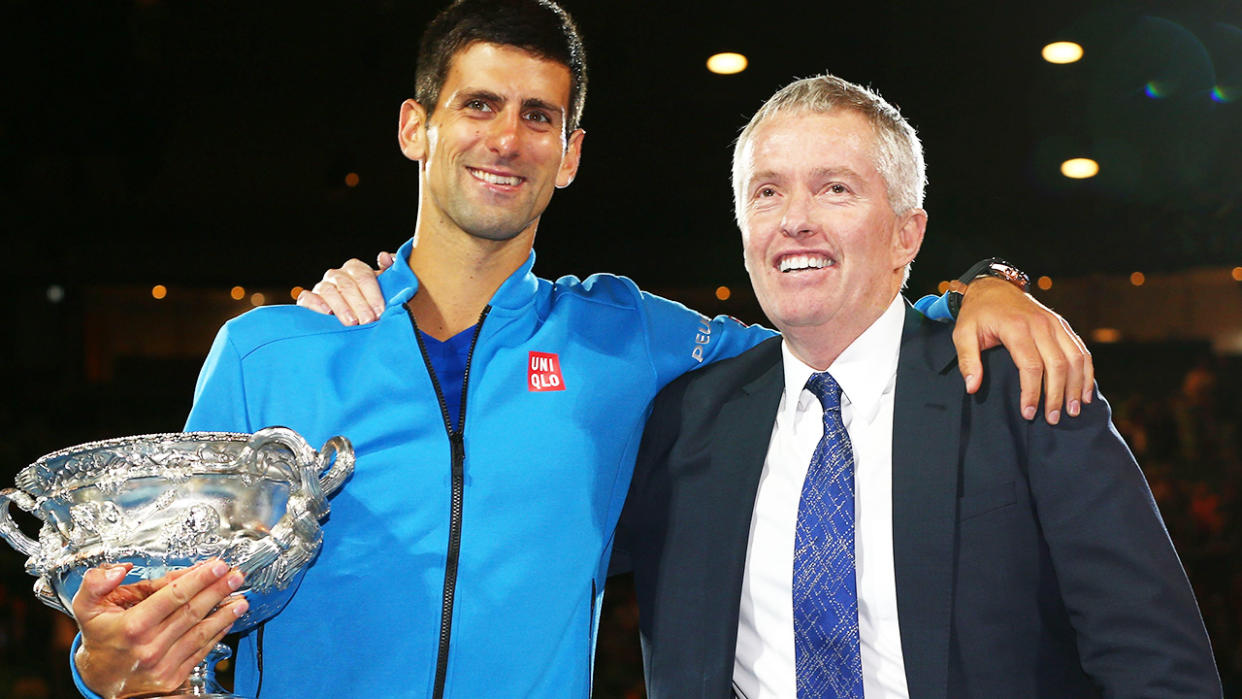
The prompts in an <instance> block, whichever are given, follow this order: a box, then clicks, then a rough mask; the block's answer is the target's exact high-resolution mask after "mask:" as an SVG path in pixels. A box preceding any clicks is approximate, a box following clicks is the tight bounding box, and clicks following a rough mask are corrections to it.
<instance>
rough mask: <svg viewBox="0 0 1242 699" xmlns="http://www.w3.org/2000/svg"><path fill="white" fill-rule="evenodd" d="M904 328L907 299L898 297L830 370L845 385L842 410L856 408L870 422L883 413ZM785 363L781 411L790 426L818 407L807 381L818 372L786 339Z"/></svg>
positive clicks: (782, 354) (854, 410)
mask: <svg viewBox="0 0 1242 699" xmlns="http://www.w3.org/2000/svg"><path fill="white" fill-rule="evenodd" d="M904 325H905V300H904V299H903V298H902V296H901V294H898V295H897V296H896V297H894V298H893V300H892V302H891V303H889V305H888V308H887V309H885V310H884V312H883V313H882V314H880V317H879V318H876V320H875V322H873V323H872V324H871V325H870V326H868V328H867V329H866V330H864V331H863V333H862V334H861V335H859V336H858V338H857V339H855V340H854V341H853V342H851V343H850V344H849V346H848V347H846V348H845V351H843V352H841V354H840V355H839V356H838V357H837V358H836V361H834V362H833V363H832V365H831V366H829V367H828V373H829V374H832V378H834V379H836V380H837V383H838V384H839V385H840V386H841V405H842V407H844V406H846V405H852V406H853V412H854V415H856V416H858V417H859V418H862V419H863V420H866V421H867V422H870V421H871V420H872V419H874V418H875V416H876V414H877V413H878V412H879V410H880V397H881V396H883V395H884V394H885V393H889V392H891V391H892V390H893V388H894V386H895V385H896V383H897V357H898V355H899V354H900V350H901V331H902V327H903V326H904ZM781 360H782V364H783V367H784V370H785V397H784V398H783V399H782V403H781V411H782V412H783V413H784V418H785V420H786V421H787V422H788V424H792V422H791V421H792V420H793V418H794V416H795V414H796V413H797V412H798V410H799V409H802V410H805V409H807V406H808V405H809V404H810V403H815V404H818V400H817V399H816V398H815V396H814V395H812V394H811V392H810V391H807V390H805V387H806V381H807V379H809V378H811V374H813V373H815V369H813V368H812V367H810V366H808V365H807V364H805V363H804V362H803V361H802V360H800V359H798V358H797V357H795V356H794V355H793V353H792V352H790V351H789V345H788V344H787V343H786V342H784V341H783V340H782V341H781ZM791 397H793V398H792V399H791ZM808 401H809V403H808Z"/></svg>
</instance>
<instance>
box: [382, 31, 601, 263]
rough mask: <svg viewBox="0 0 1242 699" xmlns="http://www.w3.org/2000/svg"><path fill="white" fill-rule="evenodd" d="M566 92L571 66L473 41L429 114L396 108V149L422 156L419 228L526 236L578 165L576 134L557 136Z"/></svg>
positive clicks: (562, 122)
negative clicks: (398, 120)
mask: <svg viewBox="0 0 1242 699" xmlns="http://www.w3.org/2000/svg"><path fill="white" fill-rule="evenodd" d="M569 92H570V75H569V69H568V68H566V67H565V66H564V65H562V64H560V63H557V62H555V61H549V60H545V59H542V58H539V57H537V56H535V55H533V54H531V53H528V52H526V51H523V50H521V49H518V48H515V47H512V46H502V45H498V44H489V43H481V42H480V43H474V44H470V45H469V46H467V47H466V48H464V49H462V50H461V51H459V52H458V53H457V55H456V56H455V57H454V58H453V61H452V64H451V66H450V68H449V72H448V76H447V78H446V79H445V81H444V85H443V87H442V88H441V90H440V101H439V103H438V104H437V105H436V107H435V110H434V111H433V112H432V114H431V116H430V117H428V116H427V114H426V112H425V110H423V108H422V107H421V106H420V105H418V104H417V103H416V102H413V101H407V102H406V103H405V104H404V105H402V111H401V125H400V138H401V147H402V152H403V153H404V154H405V156H406V157H407V158H410V159H411V160H417V161H420V162H421V163H422V175H421V179H420V205H419V227H420V231H425V230H426V229H427V228H433V229H437V230H445V229H456V230H460V231H462V232H465V233H467V234H469V235H471V236H474V237H477V238H484V239H488V240H497V241H504V240H509V239H512V238H514V237H516V236H518V235H521V234H523V233H529V234H531V235H533V233H534V230H535V227H536V226H537V225H538V223H539V216H540V215H541V214H542V213H543V210H544V209H545V208H546V207H547V205H548V202H549V201H550V200H551V198H552V193H553V191H554V190H555V188H556V187H564V186H567V185H568V184H569V183H570V182H572V181H573V177H574V175H575V174H576V172H577V169H578V158H579V155H580V153H581V148H582V137H583V132H582V131H581V130H576V131H574V132H573V133H570V134H568V135H567V134H566V133H565V129H566V126H565V119H566V111H567V107H568V104H569Z"/></svg>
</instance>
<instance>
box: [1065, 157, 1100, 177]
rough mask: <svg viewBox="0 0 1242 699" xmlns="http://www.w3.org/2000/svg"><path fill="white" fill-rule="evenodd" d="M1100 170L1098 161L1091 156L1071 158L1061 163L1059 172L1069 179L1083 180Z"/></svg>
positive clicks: (1093, 175)
mask: <svg viewBox="0 0 1242 699" xmlns="http://www.w3.org/2000/svg"><path fill="white" fill-rule="evenodd" d="M1099 172H1100V165H1099V163H1097V162H1095V161H1094V160H1092V159H1091V158H1071V159H1069V160H1066V161H1065V162H1063V163H1061V174H1062V175H1065V176H1066V177H1068V178H1070V179H1071V180H1085V179H1087V178H1088V177H1095V176H1096V174H1098V173H1099Z"/></svg>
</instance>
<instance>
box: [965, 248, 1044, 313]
mask: <svg viewBox="0 0 1242 699" xmlns="http://www.w3.org/2000/svg"><path fill="white" fill-rule="evenodd" d="M979 277H996V278H997V279H1003V280H1005V281H1007V282H1009V283H1010V284H1013V285H1014V286H1016V287H1018V289H1020V290H1021V291H1023V292H1026V291H1029V290H1030V288H1031V278H1030V277H1029V276H1027V273H1026V272H1023V271H1022V270H1020V269H1018V268H1017V267H1016V266H1014V265H1012V264H1010V263H1009V262H1006V261H1005V260H1003V259H1001V258H999V257H989V258H988V259H986V260H979V261H978V262H976V263H975V264H973V265H971V267H970V269H968V270H966V273H965V274H963V275H962V276H960V277H958V278H957V282H958V283H956V284H952V285H951V286H950V288H949V291H948V293H947V294H946V299H945V301H946V302H947V303H948V305H949V313H950V314H952V315H953V317H954V318H957V312H958V311H959V310H961V308H962V294H963V292H964V290H965V288H966V287H967V286H969V285H970V283H971V282H973V281H974V280H976V279H978V278H979Z"/></svg>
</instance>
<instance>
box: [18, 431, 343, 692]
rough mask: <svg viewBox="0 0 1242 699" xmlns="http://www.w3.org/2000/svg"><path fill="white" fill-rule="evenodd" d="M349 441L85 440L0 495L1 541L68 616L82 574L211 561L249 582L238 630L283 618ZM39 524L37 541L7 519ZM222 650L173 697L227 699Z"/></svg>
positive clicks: (206, 436)
mask: <svg viewBox="0 0 1242 699" xmlns="http://www.w3.org/2000/svg"><path fill="white" fill-rule="evenodd" d="M353 468H354V452H353V447H352V446H351V445H350V443H349V440H347V439H345V438H344V437H333V438H332V439H330V440H328V441H327V443H325V444H324V446H323V447H322V448H321V449H320V450H319V451H315V450H314V449H313V448H312V447H311V446H310V445H309V444H307V442H306V440H304V439H303V438H302V437H301V436H300V435H298V434H297V433H296V432H294V431H293V430H290V429H287V428H284V427H269V428H267V429H263V430H259V431H258V432H256V433H254V434H253V435H248V434H237V433H229V432H187V433H173V434H152V435H141V436H136V437H122V438H119V439H110V440H106V441H101V442H90V443H87V444H82V445H79V446H76V447H70V448H68V449H62V450H60V451H57V452H53V453H51V454H48V455H46V456H44V457H43V458H41V459H39V460H38V461H36V462H35V463H34V464H31V465H30V466H27V467H26V468H25V469H23V470H22V471H21V473H19V474H18V475H17V487H16V488H8V489H5V490H0V536H2V537H4V539H5V540H6V541H8V542H9V544H10V545H11V546H12V547H13V548H15V549H17V550H18V551H20V552H21V553H22V554H24V555H26V556H28V559H27V561H26V572H28V573H30V574H31V575H33V576H35V577H36V578H37V580H36V582H35V586H34V589H35V594H36V595H37V596H38V597H39V599H40V600H42V601H43V602H44V603H45V604H47V605H48V606H51V607H53V608H55V609H58V610H60V611H62V612H64V613H66V614H69V615H70V616H72V612H71V609H72V600H73V596H74V594H76V593H77V591H78V588H79V587H80V586H81V584H82V577H83V575H85V573H86V571H87V570H89V569H91V568H93V567H96V566H99V565H102V564H130V565H131V566H132V568H130V570H129V571H128V573H127V574H126V579H125V582H126V583H132V582H138V581H141V580H148V579H154V578H158V577H160V576H162V575H164V574H165V573H168V572H171V571H175V570H180V569H183V568H188V567H190V566H193V565H194V564H195V563H197V562H199V561H204V560H207V559H209V558H219V559H221V560H223V561H224V562H225V563H227V564H228V565H229V566H230V567H235V568H237V569H239V570H240V571H241V572H242V573H243V574H244V575H245V583H244V584H243V586H242V587H241V588H240V589H238V590H237V591H236V592H234V593H233V596H234V597H235V596H238V595H242V596H244V597H245V598H246V601H247V602H248V603H249V609H248V611H247V612H246V613H245V614H244V615H243V616H242V617H241V618H239V619H238V620H237V621H236V623H235V624H234V625H233V630H234V631H246V630H248V629H251V628H253V627H255V626H256V625H258V624H259V623H261V622H263V621H266V620H267V619H268V618H270V617H272V616H274V615H275V614H276V613H277V612H279V611H280V610H281V609H282V608H283V607H284V605H285V603H287V602H288V601H289V599H290V597H292V596H293V593H294V591H295V590H296V589H297V586H298V582H299V581H300V580H301V577H302V575H303V573H305V572H306V569H307V567H308V566H309V564H310V562H311V561H312V560H313V559H314V557H315V554H317V553H318V551H319V547H320V544H321V543H322V541H323V532H322V529H321V526H320V523H321V522H322V521H323V520H324V518H326V517H327V515H328V509H329V508H328V496H329V495H331V494H332V493H334V492H335V491H336V490H337V489H338V488H340V487H341V484H342V483H344V482H345V480H346V479H347V478H348V477H349V475H350V474H351V473H353ZM10 503H12V504H16V505H17V506H18V507H20V508H21V509H23V510H25V511H27V512H30V513H31V514H33V515H34V516H36V517H38V518H39V519H40V520H41V521H42V522H43V525H42V528H41V529H40V531H39V538H38V541H35V540H33V539H31V538H30V537H28V536H26V535H25V534H24V533H22V532H21V531H20V530H19V529H18V527H17V524H16V523H15V522H14V521H13V518H12V516H11V514H10V512H9V504H10ZM227 654H228V647H227V646H225V645H223V644H219V645H217V646H216V649H215V650H214V651H213V652H212V653H211V654H210V655H208V657H207V658H206V659H205V660H204V661H203V662H202V663H200V664H199V665H198V667H196V668H195V670H194V672H192V673H191V675H190V678H189V679H188V680H187V681H186V683H185V684H184V685H183V686H182V687H181V688H180V689H178V690H177V691H176V692H175V693H174V694H173V695H172V696H193V697H233V696H235V695H233V694H228V693H226V692H224V691H223V690H222V689H221V688H220V687H219V685H218V684H217V683H216V681H215V679H214V676H213V675H214V668H215V665H216V663H218V662H219V661H220V660H223V659H224V658H225V657H227Z"/></svg>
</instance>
